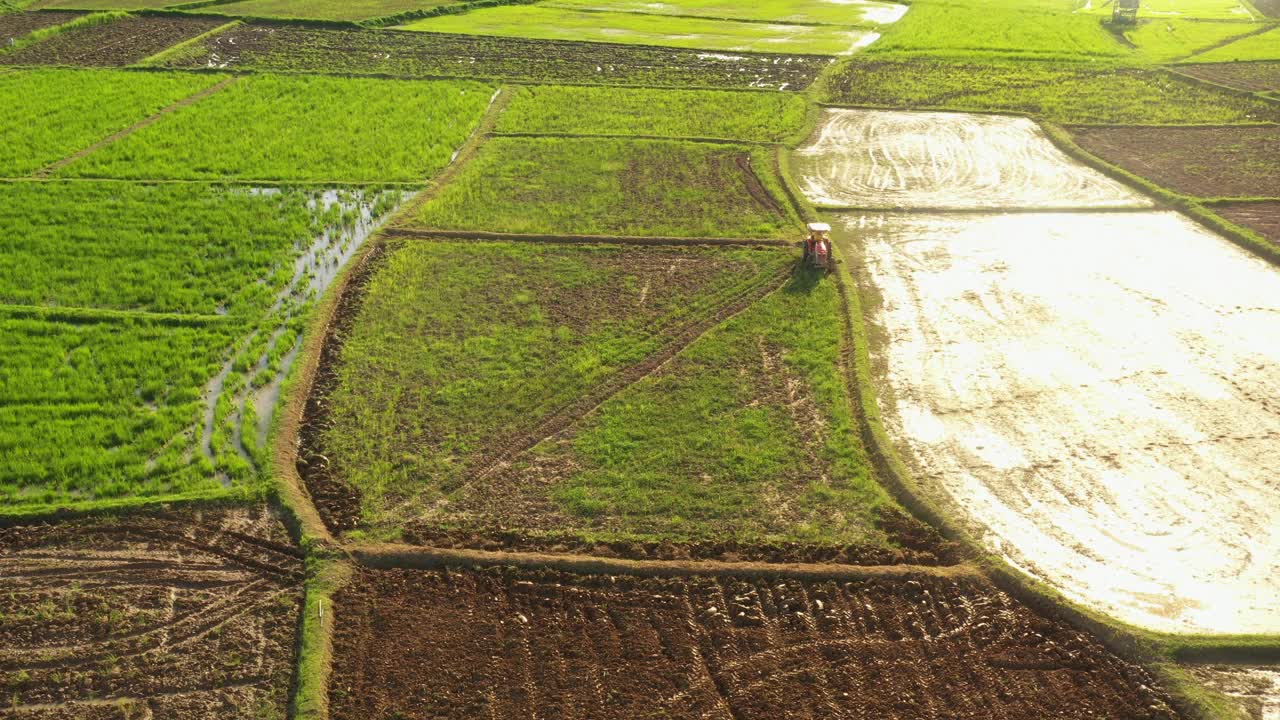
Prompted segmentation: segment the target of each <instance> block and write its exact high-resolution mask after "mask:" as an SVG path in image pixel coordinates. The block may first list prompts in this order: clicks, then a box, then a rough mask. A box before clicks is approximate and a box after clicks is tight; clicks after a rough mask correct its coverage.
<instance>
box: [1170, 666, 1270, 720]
mask: <svg viewBox="0 0 1280 720" xmlns="http://www.w3.org/2000/svg"><path fill="white" fill-rule="evenodd" d="M1190 672H1191V674H1192V675H1194V676H1195V678H1196V679H1197V680H1199V681H1201V682H1203V683H1204V684H1206V685H1208V686H1209V687H1211V688H1213V689H1214V690H1217V691H1218V692H1220V693H1222V694H1223V695H1226V696H1227V697H1229V698H1231V699H1233V700H1235V701H1236V703H1238V704H1239V705H1240V707H1241V709H1243V710H1244V711H1245V713H1246V716H1247V717H1248V718H1249V719H1250V720H1280V666H1277V665H1272V666H1267V667H1251V666H1247V665H1213V666H1204V667H1191V668H1190Z"/></svg>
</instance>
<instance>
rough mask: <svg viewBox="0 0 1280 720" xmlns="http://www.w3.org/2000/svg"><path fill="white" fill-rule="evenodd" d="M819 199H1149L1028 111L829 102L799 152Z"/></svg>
mask: <svg viewBox="0 0 1280 720" xmlns="http://www.w3.org/2000/svg"><path fill="white" fill-rule="evenodd" d="M795 176H796V178H797V179H798V181H799V184H800V187H801V190H802V191H803V192H804V194H805V195H806V197H808V199H809V200H810V201H811V202H813V203H814V204H817V205H822V206H828V207H856V208H877V209H893V208H907V207H916V208H934V209H966V210H967V209H974V208H996V209H999V208H1045V209H1053V208H1102V207H1139V208H1141V207H1150V206H1151V201H1150V200H1148V199H1147V198H1145V197H1143V196H1142V195H1140V194H1138V193H1136V192H1134V191H1133V190H1130V189H1129V188H1127V187H1125V186H1124V185H1122V184H1120V183H1118V182H1116V181H1115V180H1112V179H1111V178H1108V177H1107V176H1105V175H1103V174H1101V173H1099V172H1097V171H1095V170H1093V169H1091V168H1088V167H1085V166H1083V165H1080V164H1079V163H1077V162H1075V161H1074V160H1072V159H1071V158H1070V157H1068V156H1067V155H1066V154H1064V153H1063V152H1062V151H1060V150H1058V149H1057V148H1056V147H1054V145H1053V143H1051V142H1050V141H1049V139H1048V138H1047V137H1045V135H1044V133H1043V132H1042V131H1041V130H1040V128H1039V126H1037V125H1036V124H1035V123H1034V122H1032V121H1030V120H1028V119H1026V118H1016V117H1004V116H999V115H974V114H969V113H943V112H893V111H883V110H848V109H828V110H826V111H825V112H824V115H823V119H822V122H821V123H820V124H819V126H818V130H817V131H816V132H815V134H814V136H813V137H812V138H811V139H810V140H809V142H808V144H807V145H806V146H805V147H802V148H800V149H799V150H797V151H796V153H795Z"/></svg>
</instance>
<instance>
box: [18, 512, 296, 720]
mask: <svg viewBox="0 0 1280 720" xmlns="http://www.w3.org/2000/svg"><path fill="white" fill-rule="evenodd" d="M301 582H302V560H301V557H300V553H299V552H298V551H297V550H295V549H294V548H293V547H292V546H291V545H290V544H289V538H288V535H287V534H286V533H285V531H284V528H283V526H282V525H281V524H280V521H279V519H278V518H276V517H275V515H274V514H272V513H270V512H268V511H267V510H265V509H255V510H250V509H225V510H204V511H184V512H180V513H173V514H164V515H158V516H142V515H130V516H125V517H119V518H104V519H95V520H78V521H70V522H64V523H59V524H54V525H26V526H17V527H10V528H5V529H0V697H3V698H4V706H3V708H0V715H5V712H6V711H13V713H14V715H13V716H14V717H20V718H24V719H26V718H39V719H41V720H46V719H48V720H52V719H55V718H56V719H58V720H61V719H63V718H67V719H70V718H98V717H102V718H107V717H110V718H120V717H122V716H123V717H130V718H134V717H136V718H147V717H155V718H166V719H168V718H183V719H186V718H226V717H284V715H283V713H284V708H285V704H286V701H287V696H288V692H289V688H290V682H291V679H292V675H293V664H294V656H295V635H296V626H297V615H298V607H299V602H300V599H301Z"/></svg>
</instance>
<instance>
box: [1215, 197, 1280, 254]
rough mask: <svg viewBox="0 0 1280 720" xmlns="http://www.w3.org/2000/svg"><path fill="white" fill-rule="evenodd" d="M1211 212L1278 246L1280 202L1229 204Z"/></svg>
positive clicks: (1279, 237)
mask: <svg viewBox="0 0 1280 720" xmlns="http://www.w3.org/2000/svg"><path fill="white" fill-rule="evenodd" d="M1213 211H1214V212H1216V213H1218V214H1219V215H1221V216H1223V217H1225V218H1226V219H1228V220H1230V221H1231V222H1233V223H1235V224H1237V225H1243V226H1244V227H1247V228H1249V229H1250V230H1253V231H1254V232H1256V233H1258V234H1259V235H1261V236H1262V237H1264V238H1266V239H1268V240H1270V241H1271V242H1273V243H1275V244H1276V245H1280V202H1257V203H1231V204H1230V205H1219V206H1217V207H1215V208H1213Z"/></svg>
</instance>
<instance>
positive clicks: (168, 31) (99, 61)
mask: <svg viewBox="0 0 1280 720" xmlns="http://www.w3.org/2000/svg"><path fill="white" fill-rule="evenodd" d="M224 22H226V21H225V20H222V19H218V18H209V19H205V18H189V17H126V18H122V19H120V20H114V21H112V22H108V23H105V24H100V25H91V26H88V27H83V28H76V29H74V30H68V31H66V32H63V33H59V34H57V35H54V36H52V37H50V38H48V39H45V40H41V41H40V42H38V43H35V44H34V45H29V46H27V47H25V48H22V49H20V50H17V51H16V52H11V53H0V64H5V65H87V66H91V67H119V66H124V65H132V64H133V63H136V62H138V61H140V60H144V59H146V58H148V57H151V56H152V55H155V54H156V53H158V52H160V51H162V50H165V49H167V48H169V47H172V46H174V45H177V44H178V43H180V42H184V41H186V40H190V39H191V38H194V37H196V36H197V35H202V34H204V33H207V32H209V31H210V30H213V29H214V28H217V27H218V26H219V25H222V24H223V23H224Z"/></svg>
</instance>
